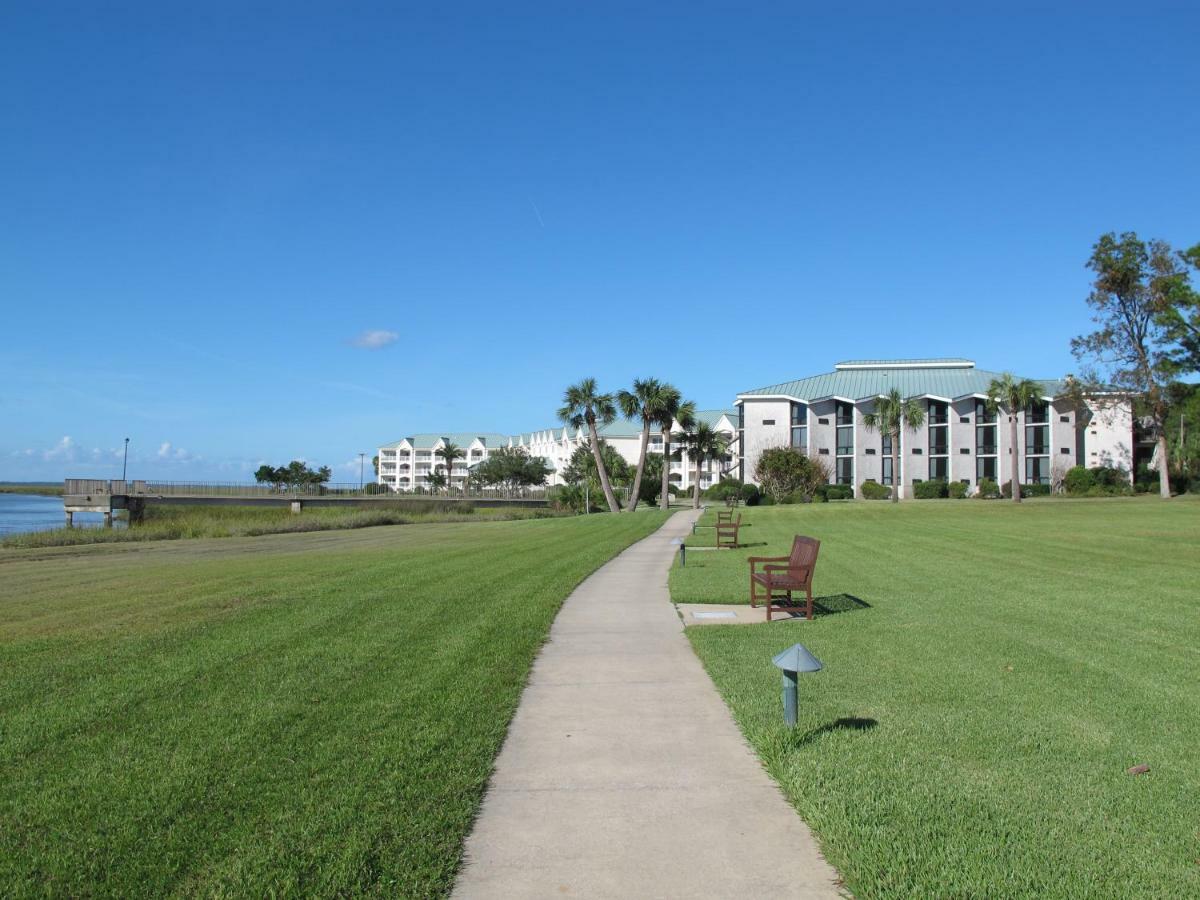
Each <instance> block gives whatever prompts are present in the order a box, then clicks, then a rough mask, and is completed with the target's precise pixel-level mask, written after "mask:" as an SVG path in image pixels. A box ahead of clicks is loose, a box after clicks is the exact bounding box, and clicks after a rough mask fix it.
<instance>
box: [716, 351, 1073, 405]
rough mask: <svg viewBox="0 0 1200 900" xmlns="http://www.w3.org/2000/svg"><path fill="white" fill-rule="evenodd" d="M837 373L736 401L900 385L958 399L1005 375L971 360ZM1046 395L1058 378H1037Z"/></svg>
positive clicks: (809, 397) (868, 364)
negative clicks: (980, 367)
mask: <svg viewBox="0 0 1200 900" xmlns="http://www.w3.org/2000/svg"><path fill="white" fill-rule="evenodd" d="M837 366H838V368H836V369H835V371H833V372H827V373H825V374H823V375H813V376H811V377H809V378H799V379H796V380H795V381H785V382H782V383H780V384H772V385H767V386H766V387H761V388H755V389H754V390H752V391H742V392H741V393H740V394H738V399H743V398H747V399H748V398H753V397H769V396H786V397H794V398H795V399H797V400H802V401H805V402H807V403H814V402H816V401H818V400H828V399H831V398H834V397H837V398H840V399H843V400H851V401H858V400H868V399H871V398H873V397H878V396H880V395H882V394H886V393H888V392H889V391H890V390H891V389H892V388H896V389H898V390H899V391H900V393H901V394H902V395H904V396H905V397H920V396H925V395H929V396H933V397H942V398H945V399H949V400H958V399H961V398H963V397H970V396H972V395H975V394H986V393H987V390H988V385H989V384H991V382H992V380H993V379H996V378H999V377H1000V376H1001V373H999V372H991V371H988V370H986V369H977V368H975V364H974V363H973V362H971V361H970V360H968V359H937V360H861V361H857V362H854V361H851V362H845V363H838V364H837ZM1031 380H1032V381H1035V382H1037V383H1038V384H1040V385H1041V386H1042V390H1043V391H1044V392H1045V395H1046V396H1049V397H1053V396H1056V395H1058V394H1060V393H1061V392H1062V390H1063V383H1062V382H1061V381H1058V380H1055V379H1050V380H1047V379H1039V378H1034V379H1031Z"/></svg>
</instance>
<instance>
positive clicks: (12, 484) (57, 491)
mask: <svg viewBox="0 0 1200 900" xmlns="http://www.w3.org/2000/svg"><path fill="white" fill-rule="evenodd" d="M62 493H63V486H62V482H61V481H60V482H56V483H54V484H50V483H49V482H46V483H42V482H35V481H0V494H36V495H37V496H39V497H61V496H62Z"/></svg>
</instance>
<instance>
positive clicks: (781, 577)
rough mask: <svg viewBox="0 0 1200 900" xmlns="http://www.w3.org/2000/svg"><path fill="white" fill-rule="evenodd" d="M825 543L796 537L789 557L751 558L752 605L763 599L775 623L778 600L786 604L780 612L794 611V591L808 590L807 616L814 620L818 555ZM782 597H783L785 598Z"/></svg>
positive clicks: (769, 617) (799, 536)
mask: <svg viewBox="0 0 1200 900" xmlns="http://www.w3.org/2000/svg"><path fill="white" fill-rule="evenodd" d="M820 550H821V542H820V541H818V540H817V539H816V538H810V537H804V536H803V535H800V534H798V535H796V537H795V538H793V539H792V552H791V553H790V554H788V555H787V556H751V557H750V558H749V559H748V560H747V562H749V563H750V605H751V606H752V607H757V606H758V601H759V600H765V601H766V607H767V621H768V622H770V621H771V610H772V609H773V608H775V603H776V601H780V602H786V603H787V604H788V605H787V606H780V607H778V609H779V610H780V611H784V610H788V611H790V610H792V609H795V608H796V607H793V606H792V592H793V591H804V595H805V597H806V598H807V604H806V607H805V612H806V617H807V618H809V619H811V618H812V617H813V596H812V578H813V571H814V570H815V569H816V568H817V553H819V552H820ZM781 595H782V596H781Z"/></svg>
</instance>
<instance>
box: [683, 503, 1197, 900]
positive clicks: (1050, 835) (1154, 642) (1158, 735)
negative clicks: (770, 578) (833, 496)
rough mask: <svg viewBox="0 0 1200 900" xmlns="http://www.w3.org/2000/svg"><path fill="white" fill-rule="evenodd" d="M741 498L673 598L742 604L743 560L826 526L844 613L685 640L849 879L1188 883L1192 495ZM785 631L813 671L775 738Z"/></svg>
mask: <svg viewBox="0 0 1200 900" xmlns="http://www.w3.org/2000/svg"><path fill="white" fill-rule="evenodd" d="M743 515H744V516H745V518H744V519H743V521H745V522H748V523H749V526H750V527H748V528H746V529H744V531H743V532H742V538H743V540H745V542H746V543H748V544H750V545H751V546H749V547H747V548H745V549H742V550H737V551H713V552H702V553H696V554H695V555H692V554H689V555H688V560H687V567H686V568H685V569H682V570H681V569H679V568H678V567H676V568H675V569H674V570H673V571H672V573H671V592H672V596H673V598H674V599H675V600H676V601H692V602H696V601H703V602H718V601H720V602H745V598H746V594H747V586H746V581H747V576H746V572H747V565H746V563H745V557H746V556H750V555H755V556H770V555H780V554H784V553H786V552H787V550H788V548H789V546H790V542H791V537H792V535H793V534H795V533H797V532H799V533H802V534H808V535H812V536H814V537H817V538H819V539H820V540H821V541H822V545H821V554H820V560H819V563H818V568H817V574H816V579H815V587H816V593H817V594H818V595H823V596H825V597H827V598H830V599H828V600H826V601H825V605H826V606H827V607H828V608H830V609H831V610H844V611H841V612H837V613H836V614H827V615H820V614H818V616H817V618H816V620H815V621H814V622H811V623H778V622H776V623H772V624H770V625H766V624H764V625H756V626H747V627H699V628H690V629H688V637H689V638H690V639H691V641H692V644H693V646H694V647H695V649H696V652H697V653H698V654H699V656H700V658H701V659H702V660H703V662H704V665H705V666H706V667H707V669H708V671H709V673H710V674H711V675H712V678H713V680H714V681H715V682H716V685H717V687H718V688H719V689H720V691H721V693H722V694H723V695H724V697H725V699H726V701H727V702H728V703H729V705H730V707H731V708H732V710H733V712H734V714H735V716H736V718H737V720H738V722H739V724H740V725H741V727H742V729H743V731H744V732H745V733H746V735H747V737H748V738H749V739H750V741H751V743H752V744H753V745H754V747H755V748H756V749H757V750H758V752H759V753H760V755H761V756H762V758H763V760H764V761H765V763H766V765H767V767H768V768H769V769H770V771H771V773H772V774H773V775H774V777H775V778H776V779H777V780H778V781H779V783H780V785H781V786H782V787H783V789H784V791H785V792H786V793H787V795H788V797H789V798H790V799H791V800H792V802H793V803H794V804H795V805H796V807H797V809H798V810H799V811H800V813H801V815H802V816H803V817H804V818H805V819H806V820H807V821H808V822H809V824H810V825H812V827H813V828H814V830H815V831H816V832H817V833H818V834H819V836H820V837H821V839H822V844H823V846H824V849H825V852H826V855H827V857H828V858H829V860H830V862H832V863H833V864H834V865H835V866H837V868H838V869H839V871H840V872H841V873H842V874H843V876H844V877H845V879H846V882H847V885H848V887H849V888H850V890H852V891H853V892H854V893H855V895H857V896H860V897H971V896H973V897H984V896H993V897H1122V898H1130V897H1155V898H1158V897H1195V896H1200V830H1198V829H1200V815H1198V813H1197V803H1196V798H1197V796H1200V745H1198V744H1197V741H1196V736H1197V735H1198V734H1200V703H1197V694H1196V689H1197V685H1200V652H1197V649H1196V648H1197V647H1200V615H1197V612H1196V590H1197V585H1200V552H1198V549H1197V539H1198V538H1200V503H1197V502H1195V501H1192V500H1184V499H1177V500H1172V501H1170V502H1167V503H1164V502H1162V501H1160V500H1157V499H1131V500H1086V501H1063V500H1056V501H1043V502H1036V503H1035V502H1027V503H1024V504H1022V505H1021V506H1019V507H1018V506H1015V505H1014V504H1012V503H1000V502H995V503H977V502H971V501H961V502H958V501H941V502H936V501H931V502H908V503H903V504H900V505H899V506H898V507H894V506H892V505H891V504H887V503H854V504H837V505H832V504H831V505H812V506H804V507H774V508H760V509H753V508H752V509H747V510H743ZM851 598H858V601H861V604H869V606H864V605H861V604H860V603H859V602H856V601H855V600H853V599H851ZM795 641H802V642H803V643H804V644H805V646H807V647H808V648H809V649H810V650H812V652H813V653H814V654H815V655H816V656H817V657H818V658H819V659H821V660H822V661H823V662H824V663H825V667H826V668H825V670H824V671H822V672H820V673H818V674H816V675H812V676H808V675H805V676H801V685H800V689H801V702H800V721H799V722H798V725H797V727H796V730H795V732H794V733H790V734H789V733H788V732H787V731H786V729H785V728H784V727H783V725H782V713H781V708H780V699H779V672H778V670H776V669H775V668H774V667H773V666H772V665H771V662H770V660H771V657H772V655H774V654H775V653H777V652H779V651H780V650H782V649H784V648H785V647H787V646H789V645H790V644H792V643H793V642H795ZM1141 763H1146V764H1149V766H1150V767H1151V768H1150V772H1149V773H1148V774H1145V775H1139V776H1132V775H1127V774H1126V769H1127V768H1128V767H1130V766H1134V765H1137V764H1141Z"/></svg>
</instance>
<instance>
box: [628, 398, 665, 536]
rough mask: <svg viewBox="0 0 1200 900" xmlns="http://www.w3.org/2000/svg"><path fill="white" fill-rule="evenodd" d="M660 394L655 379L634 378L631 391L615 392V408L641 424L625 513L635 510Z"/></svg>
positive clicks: (656, 416)
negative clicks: (635, 461) (640, 443)
mask: <svg viewBox="0 0 1200 900" xmlns="http://www.w3.org/2000/svg"><path fill="white" fill-rule="evenodd" d="M662 392H663V385H662V383H661V382H660V381H659V380H658V379H657V378H635V379H634V380H633V390H632V391H617V406H618V407H620V409H621V415H623V416H625V418H627V419H637V420H640V421H641V423H642V445H641V448H640V450H639V452H638V462H637V471H636V472H635V473H634V476H633V490H632V491H631V492H630V494H629V499H628V500H626V501H625V510H626V511H627V512H630V511H632V510H635V509H637V505H638V495H639V494H640V492H641V489H642V472H644V471H645V469H646V449H647V447H649V445H650V426H651V424H653V423H654V422H657V421H658V419H659V417H660V414H661V412H660V411H661V408H662V405H663V396H662Z"/></svg>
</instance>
